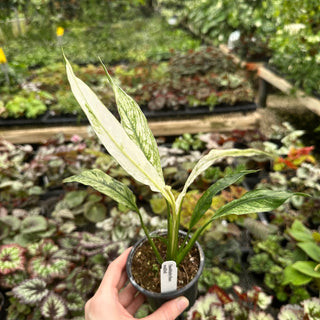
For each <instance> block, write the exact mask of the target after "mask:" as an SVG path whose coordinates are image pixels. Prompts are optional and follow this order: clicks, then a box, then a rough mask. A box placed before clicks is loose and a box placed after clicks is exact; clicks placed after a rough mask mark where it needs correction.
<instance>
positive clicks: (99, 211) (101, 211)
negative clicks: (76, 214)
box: [84, 202, 107, 223]
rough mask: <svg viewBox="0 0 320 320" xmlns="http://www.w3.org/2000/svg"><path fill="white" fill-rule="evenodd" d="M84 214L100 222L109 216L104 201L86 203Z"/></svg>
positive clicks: (90, 219) (91, 219) (92, 220)
mask: <svg viewBox="0 0 320 320" xmlns="http://www.w3.org/2000/svg"><path fill="white" fill-rule="evenodd" d="M84 216H85V217H86V218H87V219H88V220H89V221H91V222H94V223H96V222H100V221H103V220H105V219H106V217H107V208H106V207H105V205H104V204H103V203H90V202H88V203H86V204H85V207H84Z"/></svg>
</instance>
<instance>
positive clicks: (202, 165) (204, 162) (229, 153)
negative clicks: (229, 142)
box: [176, 149, 270, 212]
mask: <svg viewBox="0 0 320 320" xmlns="http://www.w3.org/2000/svg"><path fill="white" fill-rule="evenodd" d="M254 156H263V157H264V158H266V157H270V154H268V153H266V152H264V151H261V150H258V149H244V150H242V149H227V150H216V149H213V150H211V151H210V152H209V153H208V154H207V155H205V156H204V157H202V158H201V159H200V160H199V161H198V163H197V164H196V165H195V167H194V168H193V170H192V171H191V173H190V175H189V177H188V179H187V181H186V183H185V185H184V187H183V190H182V192H181V193H180V194H179V196H178V198H177V200H176V210H177V212H179V208H180V206H181V202H182V200H183V198H184V196H185V194H186V192H187V190H188V188H189V187H190V185H191V184H192V183H193V182H194V180H195V179H196V178H197V177H198V176H199V175H200V174H201V173H203V172H204V171H205V170H207V169H208V168H209V167H210V166H212V165H213V164H214V163H215V162H216V161H218V160H221V159H223V158H225V157H254Z"/></svg>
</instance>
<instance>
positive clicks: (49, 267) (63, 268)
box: [28, 256, 70, 279]
mask: <svg viewBox="0 0 320 320" xmlns="http://www.w3.org/2000/svg"><path fill="white" fill-rule="evenodd" d="M69 269H70V262H69V261H67V260H64V259H50V260H49V261H48V260H47V258H46V257H42V256H38V257H33V258H32V259H30V261H29V263H28V271H29V272H30V273H31V274H32V276H33V277H41V278H43V279H54V278H62V277H65V276H66V275H67V274H68V272H69V271H70V270H69Z"/></svg>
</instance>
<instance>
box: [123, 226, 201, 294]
mask: <svg viewBox="0 0 320 320" xmlns="http://www.w3.org/2000/svg"><path fill="white" fill-rule="evenodd" d="M167 233H168V232H167V230H166V229H160V230H156V231H153V232H151V233H150V235H152V234H167ZM179 234H182V235H184V236H186V235H187V232H185V231H182V230H179ZM146 241H148V240H147V237H146V236H145V237H143V238H141V239H140V240H138V241H137V242H136V244H135V245H134V246H133V248H132V249H131V251H130V253H129V256H128V260H127V265H126V269H127V274H128V278H129V280H130V282H131V284H132V285H133V286H134V287H135V288H136V289H137V290H138V291H139V292H141V293H143V294H145V295H146V296H148V297H150V298H155V299H157V298H171V297H172V296H177V297H178V296H182V295H183V294H184V292H185V291H187V290H188V289H190V288H191V287H192V286H194V285H195V283H196V282H198V280H199V277H200V275H201V273H202V270H203V267H204V252H203V250H202V247H201V246H200V244H199V243H198V241H196V242H195V245H196V246H197V248H198V252H199V258H200V259H199V260H200V261H199V268H198V271H197V273H196V275H195V276H194V277H193V279H192V280H191V281H190V282H188V283H187V285H185V286H184V287H182V288H180V289H177V290H175V291H170V292H164V293H161V292H153V291H149V290H147V289H145V288H143V287H141V286H140V285H139V284H138V283H137V282H136V281H135V280H134V278H133V275H132V272H131V262H132V259H133V257H134V254H135V252H136V250H137V249H138V248H139V247H140V246H141V245H142V244H143V243H144V242H146Z"/></svg>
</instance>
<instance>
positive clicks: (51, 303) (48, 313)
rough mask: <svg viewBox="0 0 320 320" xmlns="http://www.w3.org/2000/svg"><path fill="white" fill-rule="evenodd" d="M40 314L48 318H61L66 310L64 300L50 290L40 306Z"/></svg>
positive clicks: (56, 319) (57, 319)
mask: <svg viewBox="0 0 320 320" xmlns="http://www.w3.org/2000/svg"><path fill="white" fill-rule="evenodd" d="M40 311H41V314H42V315H43V316H44V317H45V318H48V319H55V320H59V319H63V318H64V317H65V315H66V314H67V312H68V309H67V306H66V302H65V301H64V300H63V298H62V297H60V296H58V295H57V294H55V293H53V292H50V294H49V295H48V296H47V297H46V299H45V300H44V301H43V302H42V304H41V306H40Z"/></svg>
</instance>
